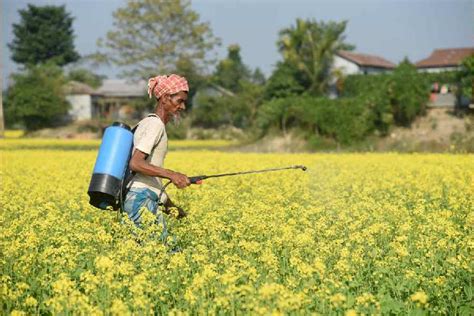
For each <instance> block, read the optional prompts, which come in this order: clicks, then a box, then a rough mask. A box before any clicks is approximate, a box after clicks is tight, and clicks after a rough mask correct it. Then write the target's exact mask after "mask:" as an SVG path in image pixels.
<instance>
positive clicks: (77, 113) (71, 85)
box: [64, 81, 98, 121]
mask: <svg viewBox="0 0 474 316" xmlns="http://www.w3.org/2000/svg"><path fill="white" fill-rule="evenodd" d="M64 90H65V93H66V100H67V101H68V102H69V103H70V104H71V108H70V109H69V112H68V119H70V120H72V121H81V120H90V119H91V118H93V117H94V116H95V113H94V107H93V104H94V103H95V102H96V100H97V97H98V95H97V93H96V92H95V91H94V89H92V88H91V87H90V86H88V85H87V84H85V83H81V82H77V81H70V82H68V83H67V84H66V86H65V89H64Z"/></svg>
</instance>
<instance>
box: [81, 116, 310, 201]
mask: <svg viewBox="0 0 474 316" xmlns="http://www.w3.org/2000/svg"><path fill="white" fill-rule="evenodd" d="M132 149H133V131H132V130H131V129H130V126H128V125H126V124H124V123H120V122H114V123H112V125H111V126H109V127H107V128H106V129H105V133H104V136H103V138H102V143H101V144H100V147H99V153H98V155H97V159H96V163H95V166H94V170H93V172H92V178H91V182H90V184H89V189H88V190H87V194H89V197H90V201H89V203H90V204H91V205H93V206H95V207H97V208H100V209H103V210H105V209H108V208H110V207H112V208H113V209H114V210H117V209H120V208H123V206H122V204H123V201H122V198H123V191H124V188H125V186H126V184H127V183H125V182H126V180H127V179H126V178H128V177H127V170H128V163H129V160H130V157H131V153H132ZM287 169H301V170H303V171H306V169H307V168H306V167H305V166H302V165H296V166H290V167H283V168H270V169H263V170H250V171H241V172H232V173H222V174H214V175H200V176H193V177H189V180H190V182H191V184H201V183H202V181H203V180H206V179H210V178H220V177H229V176H237V175H243V174H252V173H264V172H272V171H281V170H287ZM170 184H171V181H169V182H168V183H166V184H165V185H164V186H163V188H161V191H160V194H159V197H158V201H159V202H161V197H162V195H163V193H164V192H165V189H166V187H167V186H168V185H170Z"/></svg>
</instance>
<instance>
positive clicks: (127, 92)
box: [96, 79, 148, 97]
mask: <svg viewBox="0 0 474 316" xmlns="http://www.w3.org/2000/svg"><path fill="white" fill-rule="evenodd" d="M147 88H148V87H147V84H146V82H145V81H143V80H142V81H138V82H130V81H127V80H125V79H106V80H104V81H103V82H102V85H101V86H100V87H99V88H98V89H97V90H96V92H97V93H98V94H100V95H103V96H106V97H142V96H145V95H146V93H147Z"/></svg>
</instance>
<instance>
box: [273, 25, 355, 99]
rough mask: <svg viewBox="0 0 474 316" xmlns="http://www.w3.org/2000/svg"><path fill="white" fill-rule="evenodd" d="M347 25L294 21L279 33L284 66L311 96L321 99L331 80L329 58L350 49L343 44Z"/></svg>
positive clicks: (330, 61) (349, 46)
mask: <svg viewBox="0 0 474 316" xmlns="http://www.w3.org/2000/svg"><path fill="white" fill-rule="evenodd" d="M346 25H347V22H346V21H343V22H334V21H330V22H318V21H315V20H302V19H297V20H296V25H294V26H291V27H289V28H285V29H283V30H281V31H280V36H279V39H278V42H277V45H278V49H279V51H280V53H281V54H282V56H283V61H284V64H285V65H287V66H289V67H291V68H293V69H296V70H297V73H296V76H297V78H295V79H296V81H298V82H299V84H301V85H303V86H304V87H305V89H306V91H307V92H309V93H310V94H313V95H324V94H325V92H326V91H327V88H328V86H329V82H330V80H331V65H332V61H333V56H334V54H335V53H336V52H337V51H338V50H351V49H353V48H354V47H353V46H352V45H349V44H347V43H345V36H344V31H345V29H346Z"/></svg>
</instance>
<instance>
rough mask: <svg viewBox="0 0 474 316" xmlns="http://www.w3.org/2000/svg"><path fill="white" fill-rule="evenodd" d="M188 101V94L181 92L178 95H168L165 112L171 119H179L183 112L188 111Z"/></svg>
mask: <svg viewBox="0 0 474 316" xmlns="http://www.w3.org/2000/svg"><path fill="white" fill-rule="evenodd" d="M187 100H188V93H187V92H185V91H180V92H178V93H176V94H172V95H167V102H166V103H165V110H166V112H167V113H168V116H169V117H173V118H174V119H179V117H180V114H181V112H183V111H184V110H185V109H186V101H187Z"/></svg>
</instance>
